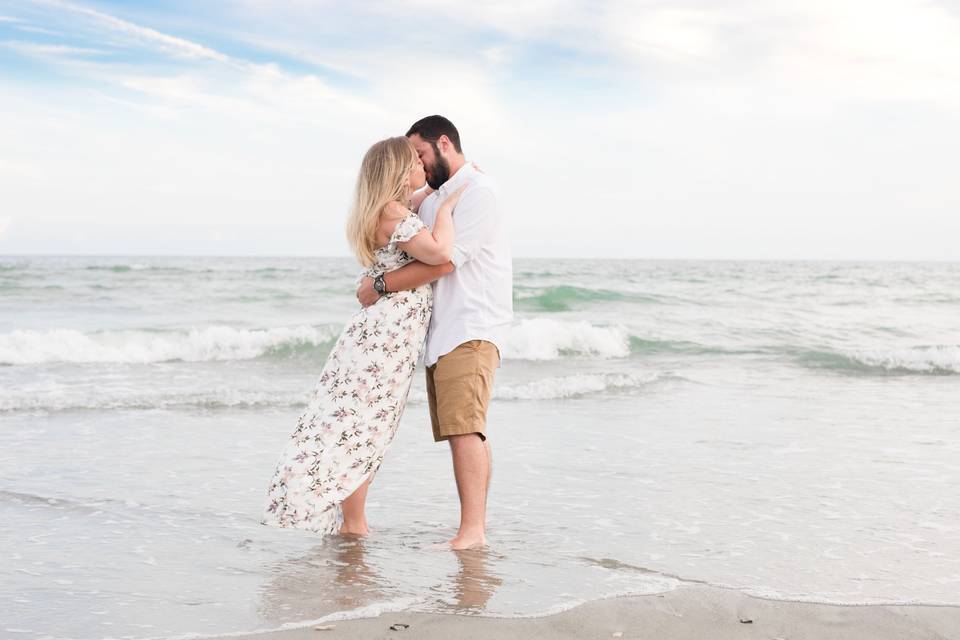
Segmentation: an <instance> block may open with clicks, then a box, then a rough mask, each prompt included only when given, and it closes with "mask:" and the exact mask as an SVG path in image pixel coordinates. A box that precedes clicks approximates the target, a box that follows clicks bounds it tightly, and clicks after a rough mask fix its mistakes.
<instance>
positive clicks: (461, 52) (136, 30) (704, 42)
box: [0, 0, 960, 260]
mask: <svg viewBox="0 0 960 640" xmlns="http://www.w3.org/2000/svg"><path fill="white" fill-rule="evenodd" d="M434 113H439V114H442V115H445V116H447V117H448V118H450V119H451V120H452V121H453V122H454V123H455V124H456V125H457V127H458V129H459V130H460V134H461V137H462V141H463V146H464V151H465V153H466V155H467V157H468V159H471V160H473V161H475V162H476V163H477V164H478V165H479V166H480V167H481V169H482V170H483V171H485V172H487V173H488V174H490V175H491V177H493V178H494V179H495V180H496V181H497V182H498V184H499V185H500V192H501V198H500V204H501V207H502V209H503V211H504V214H505V216H506V218H507V219H508V221H509V229H510V234H511V238H512V242H513V247H514V254H515V255H516V256H518V257H584V258H591V257H611V258H654V259H660V258H666V259H671V258H680V259H791V260H793V259H812V260H960V180H958V179H957V174H958V170H957V164H958V163H957V152H958V150H960V1H958V0H939V1H938V0H871V1H867V0H791V1H787V0H671V1H670V2H666V1H656V2H654V1H646V0H635V1H625V0H610V1H598V0H582V1H580V0H528V1H525V2H516V0H488V1H486V2H482V3H481V2H453V1H450V0H410V1H408V2H398V1H391V2H388V1H377V0H371V1H367V2H362V1H358V2H350V3H344V2H332V1H331V2H327V1H325V0H270V1H267V0H232V1H223V0H210V1H204V2H187V1H182V0H170V1H165V0H161V1H156V2H136V1H127V2H101V1H86V0H77V1H76V2H74V1H72V0H71V1H62V0H19V1H4V0H0V254H101V255H102V254H108V255H144V254H146V255H159V254H172V255H312V256H317V255H323V256H328V255H329V256H333V255H344V256H345V255H349V250H348V247H347V243H346V240H345V237H344V231H343V228H344V220H345V217H346V213H347V209H348V207H349V201H350V195H351V191H352V188H353V184H354V180H355V178H356V172H357V170H358V167H359V164H360V159H361V158H362V156H363V153H364V152H365V150H366V149H367V148H368V147H369V146H370V145H371V144H372V143H373V142H375V141H377V140H379V139H382V138H385V137H388V136H393V135H402V134H403V133H404V132H405V131H406V130H407V128H408V127H409V126H410V124H412V123H413V122H414V121H416V120H418V119H419V118H421V117H423V116H426V115H430V114H434Z"/></svg>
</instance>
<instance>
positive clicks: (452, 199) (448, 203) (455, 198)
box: [440, 184, 470, 213]
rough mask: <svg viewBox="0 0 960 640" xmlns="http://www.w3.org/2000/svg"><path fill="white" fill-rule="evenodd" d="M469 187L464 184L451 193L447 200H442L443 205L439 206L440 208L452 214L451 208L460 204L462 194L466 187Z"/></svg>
mask: <svg viewBox="0 0 960 640" xmlns="http://www.w3.org/2000/svg"><path fill="white" fill-rule="evenodd" d="M469 186H470V185H468V184H465V185H463V186H462V187H460V188H459V189H457V190H456V191H454V192H453V193H451V194H450V195H449V196H447V199H446V200H444V201H443V204H441V205H440V206H441V207H445V208H447V209H449V210H450V213H453V208H454V207H455V206H457V203H458V202H460V196H462V195H463V192H464V191H466V190H467V187H469Z"/></svg>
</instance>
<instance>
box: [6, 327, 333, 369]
mask: <svg viewBox="0 0 960 640" xmlns="http://www.w3.org/2000/svg"><path fill="white" fill-rule="evenodd" d="M332 338H333V333H332V331H331V330H329V329H327V328H325V327H310V326H305V325H301V326H297V327H279V328H274V329H235V328H233V327H225V326H212V327H206V328H203V329H189V330H185V331H167V332H158V331H103V332H95V333H83V332H81V331H76V330H74V329H51V330H48V331H32V330H18V331H13V332H11V333H7V334H4V335H0V363H2V364H12V365H18V364H39V363H49V362H71V363H81V362H126V363H150V362H167V361H172V360H181V361H187V362H204V361H213V360H249V359H251V358H257V357H259V356H262V355H264V354H266V353H267V352H269V351H271V350H274V349H280V348H284V347H288V346H296V345H309V346H319V345H322V344H325V343H327V342H329V341H330V340H331V339H332Z"/></svg>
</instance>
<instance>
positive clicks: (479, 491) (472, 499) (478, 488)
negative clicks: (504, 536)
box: [449, 433, 490, 549]
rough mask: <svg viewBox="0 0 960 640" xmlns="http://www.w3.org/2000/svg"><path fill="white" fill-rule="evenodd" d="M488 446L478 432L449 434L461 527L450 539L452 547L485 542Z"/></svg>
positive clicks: (477, 544)
mask: <svg viewBox="0 0 960 640" xmlns="http://www.w3.org/2000/svg"><path fill="white" fill-rule="evenodd" d="M487 447H488V445H487V444H486V442H484V441H483V439H481V438H480V435H479V434H476V433H468V434H464V435H456V436H450V452H451V454H453V476H454V478H455V479H456V481H457V493H458V494H459V496H460V530H459V531H457V535H456V536H455V537H454V538H453V539H452V540H450V542H449V544H450V546H451V548H453V549H470V548H474V547H482V546H484V545H486V543H487V539H486V535H485V529H486V526H485V524H486V510H487V486H488V482H489V478H490V456H489V455H488V449H487Z"/></svg>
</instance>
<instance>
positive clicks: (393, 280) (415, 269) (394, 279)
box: [383, 262, 454, 291]
mask: <svg viewBox="0 0 960 640" xmlns="http://www.w3.org/2000/svg"><path fill="white" fill-rule="evenodd" d="M453 268H454V267H453V263H452V262H447V263H445V264H438V265H430V264H424V263H422V262H411V263H410V264H408V265H407V266H405V267H401V268H399V269H397V270H396V271H391V272H390V273H385V274H384V275H383V281H384V283H385V284H386V285H387V291H406V290H407V289H416V288H417V287H419V286H420V285H423V284H428V283H430V282H433V281H434V280H439V279H440V278H442V277H443V276H445V275H447V274H448V273H450V272H451V271H453Z"/></svg>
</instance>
